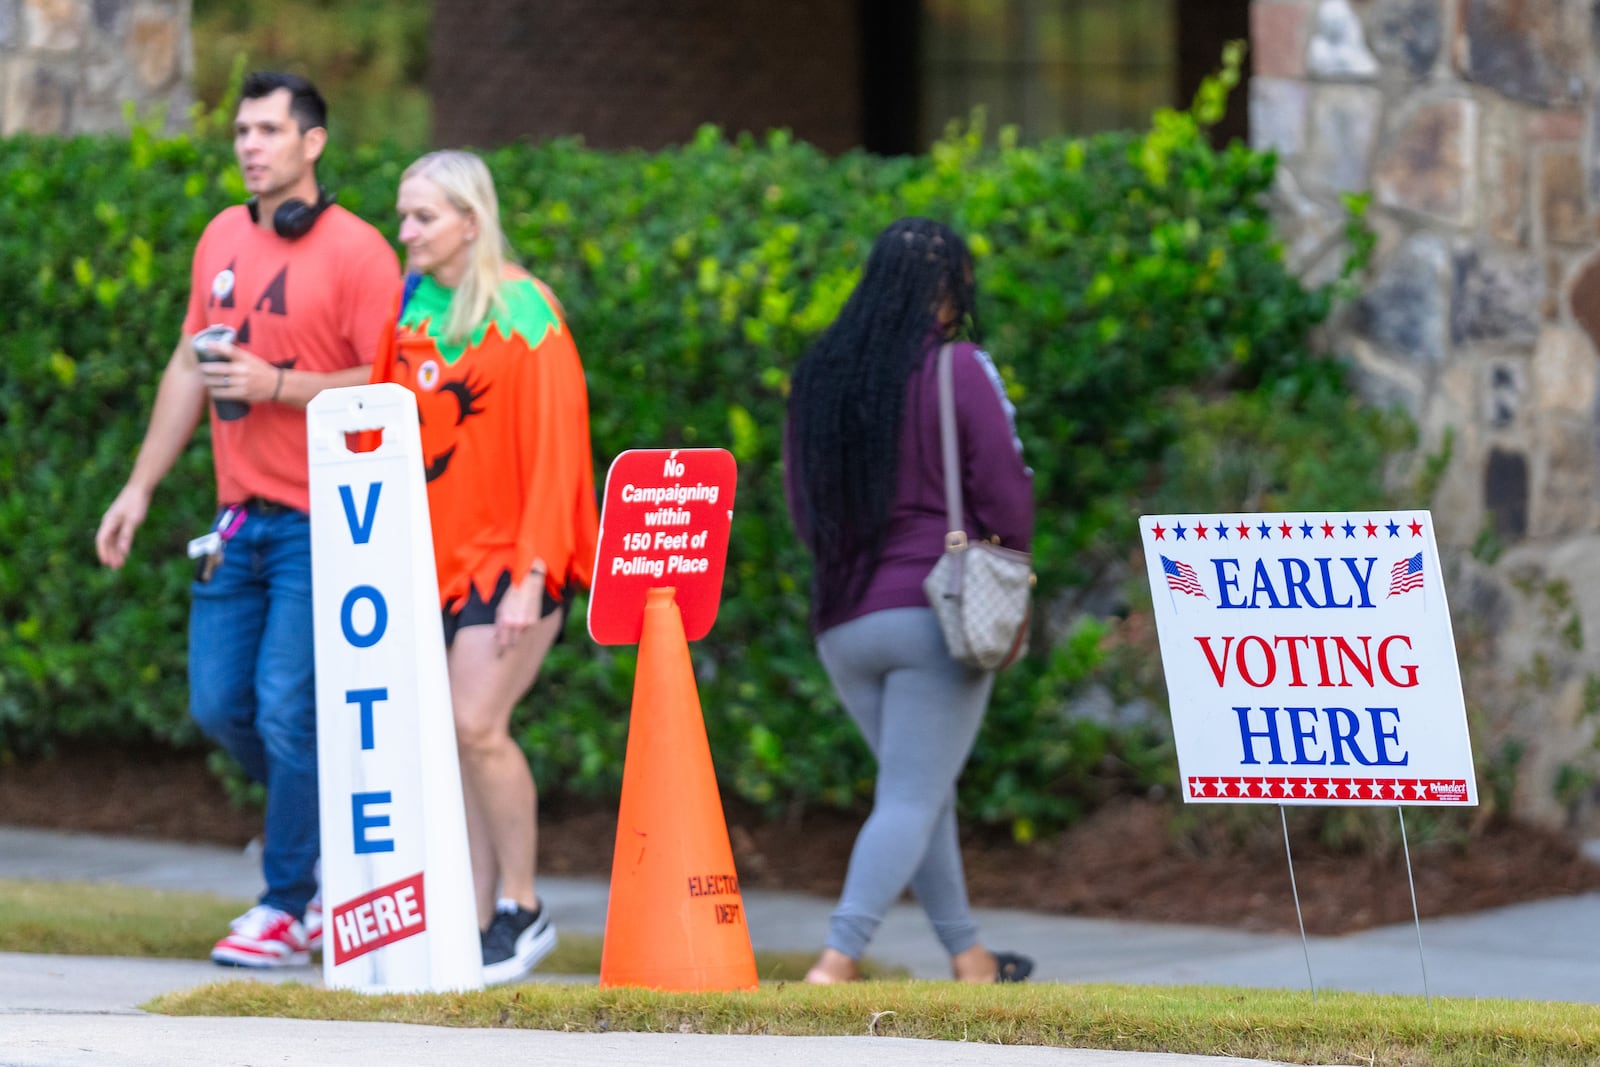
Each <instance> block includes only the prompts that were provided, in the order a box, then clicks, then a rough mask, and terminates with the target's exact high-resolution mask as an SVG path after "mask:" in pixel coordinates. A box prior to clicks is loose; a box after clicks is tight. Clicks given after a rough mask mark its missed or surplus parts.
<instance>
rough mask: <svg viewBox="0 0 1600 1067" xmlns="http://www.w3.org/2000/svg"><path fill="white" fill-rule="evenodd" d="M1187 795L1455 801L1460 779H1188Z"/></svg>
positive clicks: (1463, 794)
mask: <svg viewBox="0 0 1600 1067" xmlns="http://www.w3.org/2000/svg"><path fill="white" fill-rule="evenodd" d="M1189 795H1190V796H1193V797H1196V798H1202V799H1203V798H1206V797H1259V798H1261V799H1263V800H1459V801H1463V802H1464V801H1465V800H1466V799H1467V783H1466V782H1465V781H1464V780H1462V779H1460V778H1385V779H1378V780H1373V779H1364V778H1190V779H1189Z"/></svg>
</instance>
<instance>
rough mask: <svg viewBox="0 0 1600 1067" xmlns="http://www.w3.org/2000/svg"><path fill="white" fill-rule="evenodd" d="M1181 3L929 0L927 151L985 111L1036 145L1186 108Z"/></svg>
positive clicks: (925, 9) (924, 32) (925, 7)
mask: <svg viewBox="0 0 1600 1067" xmlns="http://www.w3.org/2000/svg"><path fill="white" fill-rule="evenodd" d="M1177 20H1178V3H1177V0H924V2H923V4H922V25H921V34H920V36H921V53H922V85H923V99H922V107H921V112H922V115H921V119H922V126H921V133H922V142H923V143H924V144H927V143H929V142H931V141H933V140H936V139H937V138H938V137H940V136H942V135H943V133H944V130H945V126H946V125H947V124H948V123H949V121H950V120H951V119H963V120H964V119H965V118H966V117H967V116H968V115H969V114H970V112H971V110H972V108H973V107H975V106H982V107H983V108H984V110H985V112H986V114H987V123H988V128H989V129H990V130H991V131H992V130H996V129H999V128H1000V127H1001V126H1006V125H1014V126H1016V127H1018V128H1019V131H1020V132H1021V134H1022V136H1023V137H1024V138H1025V139H1028V140H1035V139H1038V138H1042V137H1052V136H1057V135H1061V134H1088V133H1096V132H1099V131H1101V130H1120V129H1143V128H1145V127H1147V126H1148V125H1149V122H1150V113H1151V112H1152V111H1154V110H1155V109H1156V108H1158V107H1165V106H1169V105H1172V104H1174V103H1177V102H1178V101H1177V91H1178V80H1179V69H1178V48H1177V39H1178V24H1177Z"/></svg>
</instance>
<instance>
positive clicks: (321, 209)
mask: <svg viewBox="0 0 1600 1067" xmlns="http://www.w3.org/2000/svg"><path fill="white" fill-rule="evenodd" d="M327 139H328V131H327V107H326V105H325V104H324V103H323V100H322V96H321V94H319V93H318V92H317V90H316V88H315V87H314V86H313V85H312V84H311V83H310V82H308V81H306V80H305V79H304V78H300V77H297V76H295V75H289V74H270V73H256V74H252V75H250V76H249V77H248V78H246V79H245V82H244V86H243V89H242V91H241V98H240V101H239V111H238V115H237V117H236V119H235V122H234V154H235V156H236V157H237V158H238V161H239V167H240V169H241V171H242V172H243V174H244V184H245V188H246V189H247V190H249V192H250V193H251V200H250V202H249V203H248V204H241V205H238V206H235V207H230V208H228V209H227V210H225V211H223V212H222V213H221V214H219V215H218V216H217V217H216V218H214V219H213V220H212V221H211V223H210V225H208V226H207V227H206V230H205V233H204V234H203V235H201V238H200V243H199V244H198V245H197V246H196V248H195V254H194V262H193V268H192V272H191V275H190V294H189V310H188V315H187V317H186V318H185V320H184V325H183V338H182V340H181V341H179V342H178V346H177V348H176V350H174V352H173V353H172V357H171V359H169V360H168V362H167V366H166V370H165V371H164V372H163V374H162V376H161V386H160V389H159V390H158V391H157V393H156V401H155V408H154V410H153V411H152V412H151V415H150V426H149V429H148V430H147V431H146V433H145V438H144V443H143V444H142V445H141V446H140V448H139V455H138V458H137V459H136V460H135V461H134V465H133V472H132V474H130V475H129V477H128V482H127V484H126V485H125V486H124V487H123V489H122V491H121V492H120V493H119V494H117V498H116V499H115V500H114V501H113V502H112V504H111V506H110V508H108V509H107V511H106V514H105V517H104V518H103V519H102V520H101V522H100V529H99V531H98V533H97V534H96V536H95V547H96V549H97V551H98V553H99V556H100V560H101V562H102V563H104V564H105V565H106V566H108V567H112V568H119V567H121V566H122V565H123V563H124V562H126V560H127V558H128V551H129V549H130V548H131V547H132V544H133V535H134V533H135V531H137V530H138V528H139V526H140V524H142V523H143V522H144V518H145V514H146V512H147V511H148V510H149V506H150V498H151V495H152V494H153V493H154V491H155V487H156V485H157V483H159V482H160V480H161V479H162V477H163V476H165V474H166V473H167V471H168V470H170V469H171V467H172V464H173V463H174V461H176V459H177V458H178V455H179V454H180V453H181V452H182V451H183V449H184V447H185V446H186V445H187V444H188V442H189V439H190V438H191V437H192V436H193V435H194V431H195V429H196V427H197V426H198V425H199V423H200V418H201V415H202V413H203V412H204V411H205V410H206V408H207V406H208V404H207V401H208V399H209V400H211V401H214V402H215V403H214V404H213V405H209V406H211V407H212V412H211V444H212V452H213V458H214V460H215V464H216V476H217V499H218V503H219V511H218V515H217V519H216V526H215V529H214V530H213V531H212V533H211V534H208V535H207V541H208V543H207V544H206V545H205V546H203V547H204V551H205V554H204V555H203V556H202V557H201V560H200V565H199V568H198V570H197V573H196V581H195V583H194V585H193V587H192V590H191V592H192V595H193V600H192V604H191V608H190V615H189V709H190V713H191V714H192V715H193V716H194V718H195V721H196V722H197V723H198V724H199V726H200V728H201V729H202V730H204V731H205V732H206V734H207V735H208V736H210V737H211V738H212V739H214V740H215V741H217V742H218V743H219V744H220V745H221V746H222V747H223V748H224V749H225V750H227V752H228V753H229V754H230V755H232V756H233V757H234V758H235V759H236V760H238V761H239V763H240V765H241V766H242V767H243V768H244V769H245V771H246V772H247V773H248V774H249V775H250V776H251V777H252V778H253V779H255V780H256V781H259V782H262V783H263V784H264V785H265V786H266V789H267V810H266V820H265V830H264V834H263V849H262V874H263V876H264V878H265V881H266V891H265V892H264V893H263V894H262V895H261V899H260V902H259V903H258V904H257V905H256V906H255V907H253V908H251V909H250V910H249V911H248V912H246V913H245V914H244V915H242V916H240V917H239V918H238V919H236V920H234V922H233V929H232V931H231V932H230V933H229V934H228V935H227V936H225V937H223V938H222V939H221V940H220V941H218V942H217V944H216V946H215V947H214V948H213V949H212V952H211V957H212V959H214V960H216V961H217V962H218V963H222V964H229V965H235V966H244V967H276V966H285V965H295V964H305V963H307V962H309V960H310V952H311V950H312V949H314V948H316V947H317V945H318V942H319V941H320V939H321V926H322V915H321V906H320V898H319V897H318V895H317V875H316V864H317V858H318V855H319V854H320V834H319V827H318V811H317V738H316V684H315V679H314V676H313V672H312V660H313V654H314V650H313V646H312V636H311V634H312V626H311V531H310V520H309V517H308V516H307V514H306V511H307V508H308V504H309V493H308V473H307V464H306V417H305V406H306V404H307V402H309V401H310V400H311V398H312V397H314V396H316V395H317V394H318V393H319V392H321V391H322V390H323V389H328V388H334V387H338V386H349V385H363V384H365V383H366V381H367V378H368V375H369V373H370V371H369V365H370V364H371V363H372V358H373V354H374V351H375V349H376V346H377V343H378V341H379V339H380V337H381V336H382V335H383V334H384V333H385V332H386V331H387V329H388V328H389V325H390V322H391V316H392V315H393V311H394V308H395V306H396V303H397V301H398V299H399V290H400V264H399V260H398V259H397V258H396V256H395V254H394V250H393V249H392V248H390V247H389V245H388V243H387V242H386V241H385V240H384V239H383V236H382V235H381V234H379V233H378V231H377V230H375V229H373V228H372V227H371V226H369V225H368V224H367V223H365V222H363V221H361V220H360V219H358V218H356V217H355V216H354V215H352V214H351V213H349V212H348V211H345V210H344V209H343V208H341V207H339V206H337V205H335V204H333V203H332V200H331V198H330V197H329V196H328V195H327V194H326V193H325V192H324V191H323V189H322V188H321V186H319V185H318V184H317V178H316V163H317V159H318V158H319V157H320V156H321V154H322V150H323V147H324V146H325V145H326V143H327ZM212 326H223V327H228V328H230V329H231V330H232V331H233V340H232V342H228V341H222V342H219V343H215V344H210V345H207V346H206V351H205V352H204V353H203V354H202V356H203V358H197V353H196V345H195V344H194V343H193V341H194V338H195V335H196V334H197V333H199V332H200V331H202V330H204V329H206V328H207V327H212Z"/></svg>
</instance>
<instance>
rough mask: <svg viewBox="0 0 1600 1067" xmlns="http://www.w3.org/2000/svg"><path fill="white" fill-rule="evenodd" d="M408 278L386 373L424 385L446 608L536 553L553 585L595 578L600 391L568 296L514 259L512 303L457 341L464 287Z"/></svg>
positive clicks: (562, 587)
mask: <svg viewBox="0 0 1600 1067" xmlns="http://www.w3.org/2000/svg"><path fill="white" fill-rule="evenodd" d="M407 282H408V284H407V287H406V288H407V292H408V294H409V296H408V298H407V299H406V300H404V302H403V306H402V307H401V310H400V315H399V322H398V324H397V326H396V328H395V330H394V331H393V334H392V336H389V337H387V338H386V339H385V342H384V344H383V345H382V346H381V347H380V349H379V351H378V355H377V358H376V360H375V361H374V363H373V368H372V380H373V381H374V382H397V383H399V384H400V385H403V386H405V387H406V388H408V389H410V390H411V391H412V392H413V393H415V394H416V396H417V411H418V415H419V417H420V419H421V423H422V454H423V461H424V462H425V463H426V464H427V480H428V508H429V512H430V513H431V516H432V526H433V553H434V560H435V563H436V564H437V567H438V571H439V603H440V606H441V607H444V608H453V607H456V606H459V602H460V601H462V600H464V599H465V598H466V596H467V593H468V591H469V589H471V588H474V587H475V588H476V589H477V592H478V596H479V597H480V598H482V599H483V600H485V601H487V600H489V598H490V597H491V596H492V594H493V592H494V588H495V583H496V582H497V581H498V580H499V578H500V575H501V574H502V573H509V574H510V575H511V578H512V582H513V583H517V582H520V581H521V580H522V577H523V576H524V575H526V574H527V573H528V571H529V570H530V569H531V568H532V566H533V563H534V561H535V560H543V561H544V564H545V568H546V571H545V589H546V591H547V592H548V593H550V594H551V595H552V596H555V597H557V598H563V597H565V596H566V594H567V593H568V592H569V591H570V590H571V589H573V588H576V587H582V588H587V587H588V585H589V581H590V578H591V576H592V572H593V569H594V553H595V539H596V537H597V535H598V530H599V520H598V518H597V516H596V513H595V495H594V457H593V454H592V452H591V450H590V447H589V396H588V388H587V386H586V385H585V382H584V377H583V365H582V364H581V363H580V362H579V360H578V350H577V347H576V346H575V345H574V344H573V343H572V335H571V333H570V332H569V331H568V329H567V324H566V321H565V320H564V319H563V318H562V315H561V312H560V310H559V305H557V304H556V302H555V300H554V298H553V297H552V296H551V295H550V293H549V291H548V290H547V289H546V288H545V287H544V285H543V284H542V283H541V282H538V281H537V280H535V279H534V278H532V277H530V276H528V275H527V274H526V273H524V272H522V271H521V270H517V269H514V268H513V269H508V271H507V274H506V278H505V280H504V281H502V282H501V284H500V298H501V301H502V304H503V307H502V308H499V309H496V310H494V311H493V312H491V314H490V315H489V317H488V319H487V320H486V321H485V322H484V323H482V324H481V325H479V327H478V328H477V329H476V330H475V331H474V332H473V334H472V335H471V337H469V338H468V339H467V341H466V343H464V344H457V345H451V344H448V343H447V342H446V341H445V340H444V337H443V333H444V323H445V320H446V318H447V315H448V312H449V308H450V297H451V290H449V289H446V288H444V287H443V286H441V285H439V284H438V283H437V282H435V281H434V280H433V279H432V278H430V277H427V276H422V277H420V278H416V280H415V281H413V280H412V279H409V278H408V279H407Z"/></svg>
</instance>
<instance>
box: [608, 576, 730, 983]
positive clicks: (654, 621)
mask: <svg viewBox="0 0 1600 1067" xmlns="http://www.w3.org/2000/svg"><path fill="white" fill-rule="evenodd" d="M600 985H601V986H603V987H611V986H645V987H648V988H652V989H666V990H672V991H675V992H695V991H699V990H708V989H754V988H755V987H756V985H757V979H756V958H755V953H754V952H753V951H751V948H750V929H749V927H748V926H746V925H745V915H744V898H743V896H741V895H740V893H739V876H738V874H737V873H736V872H735V871H734V868H733V848H732V846H730V845H729V844H728V825H727V822H726V821H725V820H724V817H723V814H722V798H721V796H720V794H718V792H717V778H716V772H715V771H714V770H713V768H712V765H711V746H710V744H709V743H707V741H706V724H705V720H704V719H703V718H702V716H701V712H700V693H699V691H698V689H697V688H696V687H695V681H694V668H693V666H692V665H691V664H690V662H689V642H688V641H687V640H686V639H685V637H684V634H683V616H682V614H681V613H680V612H679V611H678V605H677V603H676V602H675V601H674V600H673V590H672V589H671V588H662V589H651V590H649V592H648V593H646V595H645V608H644V632H643V633H642V635H641V636H640V638H639V665H638V669H637V672H636V673H635V675H634V681H633V713H632V716H631V718H630V719H629V725H628V752H627V756H626V761H625V762H624V764H623V768H622V804H621V808H620V810H619V812H618V815H617V846H616V851H615V852H614V853H613V855H612V861H611V901H610V904H609V906H608V908H607V911H606V940H605V946H604V948H603V949H602V950H601V953H600Z"/></svg>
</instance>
